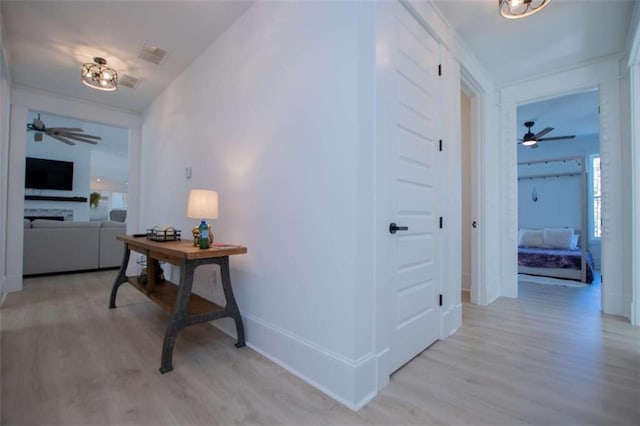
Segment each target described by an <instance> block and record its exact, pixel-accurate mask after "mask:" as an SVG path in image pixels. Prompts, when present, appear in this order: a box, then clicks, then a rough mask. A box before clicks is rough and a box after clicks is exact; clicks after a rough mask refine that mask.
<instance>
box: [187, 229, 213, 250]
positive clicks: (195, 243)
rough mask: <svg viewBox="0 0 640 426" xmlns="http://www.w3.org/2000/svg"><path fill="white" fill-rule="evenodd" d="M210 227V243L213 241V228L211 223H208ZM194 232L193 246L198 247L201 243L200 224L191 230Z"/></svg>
mask: <svg viewBox="0 0 640 426" xmlns="http://www.w3.org/2000/svg"><path fill="white" fill-rule="evenodd" d="M207 226H208V227H209V245H211V244H212V243H213V228H212V227H211V225H210V224H207ZM191 233H192V234H193V246H194V247H198V246H199V245H200V227H199V226H198V225H196V226H194V227H193V229H192V230H191Z"/></svg>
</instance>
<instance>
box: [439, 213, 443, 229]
mask: <svg viewBox="0 0 640 426" xmlns="http://www.w3.org/2000/svg"><path fill="white" fill-rule="evenodd" d="M443 226H444V220H442V216H440V229H442V227H443Z"/></svg>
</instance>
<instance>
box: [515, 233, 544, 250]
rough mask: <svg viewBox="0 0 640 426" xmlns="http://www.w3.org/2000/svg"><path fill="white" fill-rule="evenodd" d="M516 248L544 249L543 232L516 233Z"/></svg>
mask: <svg viewBox="0 0 640 426" xmlns="http://www.w3.org/2000/svg"><path fill="white" fill-rule="evenodd" d="M518 247H544V231H542V230H533V229H521V230H520V231H519V232H518Z"/></svg>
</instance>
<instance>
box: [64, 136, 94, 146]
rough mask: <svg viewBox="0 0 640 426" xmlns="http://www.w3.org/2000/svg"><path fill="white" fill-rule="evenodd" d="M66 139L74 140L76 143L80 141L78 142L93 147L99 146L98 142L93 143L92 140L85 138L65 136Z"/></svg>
mask: <svg viewBox="0 0 640 426" xmlns="http://www.w3.org/2000/svg"><path fill="white" fill-rule="evenodd" d="M65 137H67V138H69V139H73V140H74V141H78V142H84V143H90V144H91V145H97V144H98V142H96V141H92V140H89V139H84V138H79V137H77V136H73V137H72V136H65Z"/></svg>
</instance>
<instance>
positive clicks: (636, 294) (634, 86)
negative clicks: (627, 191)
mask: <svg viewBox="0 0 640 426" xmlns="http://www.w3.org/2000/svg"><path fill="white" fill-rule="evenodd" d="M636 9H640V7H637V8H636ZM636 34H638V37H637V38H636V40H639V41H638V44H639V45H640V30H639V31H637V33H636ZM635 54H636V55H635V58H634V65H632V66H631V67H630V69H629V73H630V80H631V96H630V97H631V105H630V108H631V111H630V124H631V190H632V195H631V198H632V200H631V209H632V210H631V221H632V223H631V235H632V237H631V253H632V258H631V268H632V271H631V282H632V283H633V288H632V293H631V306H630V309H631V324H633V325H636V326H640V183H639V182H640V50H638V49H636V50H635Z"/></svg>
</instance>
